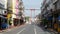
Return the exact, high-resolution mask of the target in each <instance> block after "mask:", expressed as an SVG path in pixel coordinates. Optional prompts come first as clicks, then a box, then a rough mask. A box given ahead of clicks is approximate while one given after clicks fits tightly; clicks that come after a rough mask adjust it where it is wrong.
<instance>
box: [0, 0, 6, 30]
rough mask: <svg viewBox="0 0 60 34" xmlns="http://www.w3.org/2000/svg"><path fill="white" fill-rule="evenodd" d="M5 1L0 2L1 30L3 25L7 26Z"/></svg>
mask: <svg viewBox="0 0 60 34" xmlns="http://www.w3.org/2000/svg"><path fill="white" fill-rule="evenodd" d="M6 9H7V0H0V29H5V28H6V27H7V26H5V28H3V25H5V24H6V25H7V10H6Z"/></svg>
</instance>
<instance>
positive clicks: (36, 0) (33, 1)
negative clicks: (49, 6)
mask: <svg viewBox="0 0 60 34" xmlns="http://www.w3.org/2000/svg"><path fill="white" fill-rule="evenodd" d="M42 1H43V0H23V4H24V7H25V8H26V9H31V8H38V9H40V7H41V3H42ZM40 12H41V10H40V11H39V10H36V11H35V15H34V11H33V12H32V17H34V16H36V15H38V14H39V13H40ZM24 13H25V15H27V16H31V11H30V10H25V12H24Z"/></svg>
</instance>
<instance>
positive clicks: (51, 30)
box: [40, 26, 58, 34]
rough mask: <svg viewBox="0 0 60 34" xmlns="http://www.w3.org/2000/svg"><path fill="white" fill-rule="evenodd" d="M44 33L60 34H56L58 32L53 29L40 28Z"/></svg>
mask: <svg viewBox="0 0 60 34" xmlns="http://www.w3.org/2000/svg"><path fill="white" fill-rule="evenodd" d="M40 27H41V28H42V29H43V30H44V31H48V32H51V33H53V34H58V32H56V31H54V30H53V29H51V28H47V29H45V28H44V27H42V26H40Z"/></svg>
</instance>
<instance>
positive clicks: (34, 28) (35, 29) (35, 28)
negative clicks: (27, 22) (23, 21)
mask: <svg viewBox="0 0 60 34" xmlns="http://www.w3.org/2000/svg"><path fill="white" fill-rule="evenodd" d="M34 32H35V34H37V32H36V28H35V26H34Z"/></svg>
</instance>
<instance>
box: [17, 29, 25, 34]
mask: <svg viewBox="0 0 60 34" xmlns="http://www.w3.org/2000/svg"><path fill="white" fill-rule="evenodd" d="M25 29H26V28H23V29H22V30H21V31H19V32H18V33H17V34H20V33H21V32H23V31H24V30H25Z"/></svg>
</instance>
